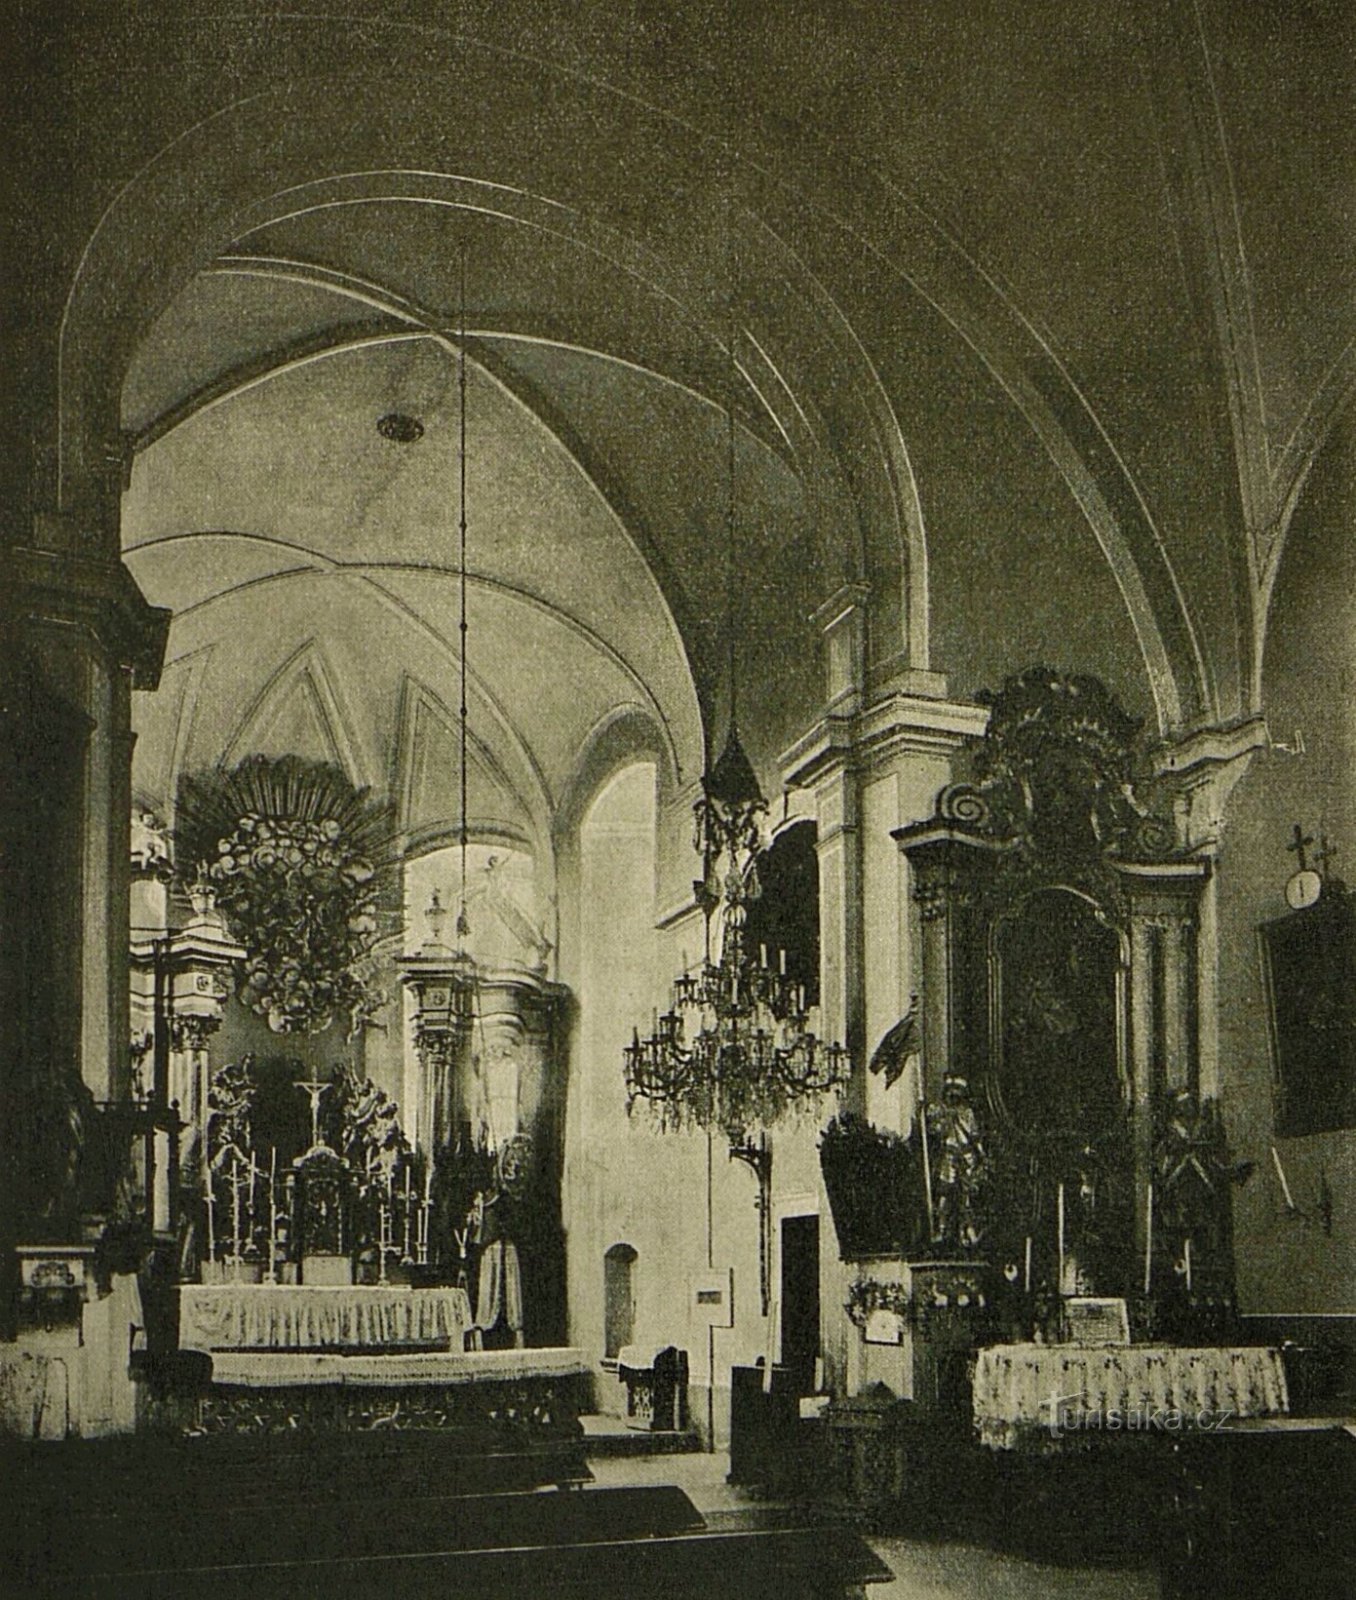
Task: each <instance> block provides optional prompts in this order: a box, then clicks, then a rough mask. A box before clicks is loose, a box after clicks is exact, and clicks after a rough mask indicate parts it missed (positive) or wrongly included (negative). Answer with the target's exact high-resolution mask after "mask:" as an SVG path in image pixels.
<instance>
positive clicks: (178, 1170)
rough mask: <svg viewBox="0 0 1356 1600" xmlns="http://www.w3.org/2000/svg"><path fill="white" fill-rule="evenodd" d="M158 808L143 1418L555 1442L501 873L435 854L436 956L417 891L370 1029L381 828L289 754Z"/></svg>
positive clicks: (558, 1429) (554, 1335)
mask: <svg viewBox="0 0 1356 1600" xmlns="http://www.w3.org/2000/svg"><path fill="white" fill-rule="evenodd" d="M181 800H182V801H184V802H185V804H183V805H181V815H180V818H179V825H178V827H177V828H176V831H175V838H174V853H175V854H176V855H178V856H179V857H180V858H181V861H180V867H179V870H177V871H176V870H174V869H173V868H172V867H171V865H170V849H169V844H168V841H167V840H166V839H165V838H164V837H163V836H162V835H161V834H160V833H159V832H157V829H156V826H155V824H154V819H153V818H150V817H149V816H144V817H142V818H140V819H139V827H138V828H137V829H136V830H134V831H135V835H136V841H135V842H136V850H135V852H134V863H133V865H134V879H135V883H136V888H135V892H134V899H135V904H134V922H135V923H136V924H137V926H138V930H139V931H138V933H137V935H136V936H135V937H134V939H133V946H132V976H133V984H132V1024H133V1050H132V1081H131V1086H130V1087H131V1093H132V1097H133V1100H134V1101H136V1102H139V1103H140V1104H142V1105H144V1106H146V1107H147V1108H148V1109H149V1112H150V1115H148V1117H147V1118H146V1123H147V1127H148V1130H149V1133H148V1137H147V1139H146V1140H145V1142H144V1146H139V1147H138V1148H137V1150H136V1152H135V1156H136V1172H135V1178H136V1181H137V1185H138V1187H139V1188H140V1189H141V1190H142V1191H143V1193H144V1195H145V1197H146V1217H147V1221H148V1222H149V1223H150V1224H151V1227H152V1230H153V1236H154V1237H155V1238H156V1239H157V1240H158V1241H159V1245H158V1248H157V1254H156V1257H155V1259H154V1268H153V1270H151V1271H149V1272H148V1273H146V1274H143V1276H144V1277H145V1282H144V1284H143V1300H144V1303H145V1314H144V1318H143V1325H142V1326H140V1327H139V1328H137V1329H136V1330H135V1332H134V1335H133V1350H132V1355H133V1366H134V1370H136V1371H138V1372H140V1373H141V1374H142V1375H143V1376H144V1377H145V1378H146V1380H147V1382H146V1383H145V1384H144V1385H143V1388H144V1389H145V1391H146V1392H145V1395H144V1399H145V1405H144V1407H143V1410H144V1412H145V1418H146V1420H149V1421H150V1422H151V1423H152V1425H155V1426H169V1427H172V1428H177V1429H185V1430H187V1431H188V1432H189V1433H190V1434H197V1433H221V1432H257V1431H263V1432H273V1431H282V1430H290V1429H295V1428H313V1429H323V1430H328V1431H340V1432H343V1431H350V1430H354V1429H359V1430H361V1429H365V1428H382V1429H389V1428H396V1429H406V1428H416V1429H429V1428H433V1429H441V1430H444V1431H449V1432H451V1433H454V1434H455V1433H462V1434H464V1433H465V1431H466V1430H467V1429H468V1428H469V1429H470V1430H471V1433H472V1434H473V1435H474V1437H475V1438H476V1439H477V1440H478V1441H480V1442H481V1443H484V1442H486V1441H487V1440H492V1439H493V1437H494V1436H496V1434H497V1433H498V1432H501V1431H502V1430H504V1429H507V1430H508V1433H509V1434H511V1435H512V1436H513V1437H515V1438H516V1439H518V1440H519V1442H521V1441H522V1440H524V1439H527V1438H533V1439H535V1440H537V1442H538V1443H540V1442H542V1441H546V1442H548V1443H549V1442H551V1441H556V1442H565V1443H572V1442H574V1441H577V1437H578V1433H579V1429H578V1425H577V1422H576V1420H575V1419H576V1417H577V1414H578V1411H579V1409H580V1407H581V1405H582V1403H583V1401H584V1398H585V1378H586V1373H587V1368H586V1364H585V1363H584V1362H583V1361H582V1359H581V1358H580V1355H579V1353H578V1352H577V1351H574V1350H572V1349H568V1348H565V1347H564V1346H563V1345H562V1344H561V1342H560V1337H559V1335H560V1332H561V1331H562V1330H563V1286H562V1284H561V1282H560V1279H561V1273H562V1266H561V1255H562V1252H561V1249H560V1238H561V1228H560V1218H559V1166H560V1149H559V1137H560V1132H559V1130H560V1122H561V1106H562V1096H563V1086H562V1081H561V1073H560V1070H559V1051H560V1043H561V1026H560V1024H561V1018H562V1014H563V1004H564V1000H565V998H566V996H565V991H564V989H563V988H562V987H561V986H560V985H558V984H556V983H555V982H553V981H552V980H551V979H550V977H549V976H548V973H547V959H548V956H549V952H550V945H549V942H548V941H546V940H545V938H544V937H543V936H542V935H541V933H540V931H539V929H538V928H537V926H536V923H535V922H534V921H533V920H532V918H531V916H529V915H528V914H526V913H525V912H524V910H523V909H522V907H521V906H520V905H519V904H518V903H517V901H516V900H515V897H514V889H513V886H512V885H511V884H510V885H508V886H507V887H506V886H505V883H504V881H503V880H504V879H505V873H504V871H503V870H502V863H500V862H499V861H497V858H496V857H495V856H493V855H490V856H489V857H488V858H487V860H486V863H485V865H484V868H483V870H481V871H479V872H478V874H477V877H476V882H475V883H472V882H471V881H470V879H469V878H468V873H467V863H466V859H465V852H463V856H462V859H461V861H460V863H459V866H460V872H461V897H460V905H459V910H458V914H457V919H456V929H455V934H454V935H453V936H452V937H451V942H450V943H449V942H446V939H445V930H446V924H447V921H448V915H447V912H446V911H445V910H444V907H443V905H442V901H441V897H440V893H439V890H438V888H437V887H436V883H437V879H436V877H434V878H433V879H432V883H433V885H435V886H432V887H430V885H429V884H427V883H422V880H421V885H422V888H423V892H424V895H425V896H426V897H427V910H426V912H425V913H424V915H423V918H422V922H423V925H424V929H423V936H422V939H421V938H420V936H419V933H418V932H415V931H414V930H413V929H412V927H411V922H412V921H414V920H416V919H414V918H408V917H407V919H406V921H405V928H406V943H407V945H410V946H412V948H409V949H408V950H407V953H405V954H403V955H399V956H388V957H386V958H385V959H386V961H387V963H388V969H389V977H391V978H394V979H395V980H396V982H397V984H398V986H399V987H398V990H397V993H396V995H395V1000H396V1004H395V1005H394V1006H393V1005H391V1003H390V999H391V997H390V995H389V992H388V991H385V990H382V989H380V988H379V987H378V986H377V985H376V984H375V982H374V980H373V978H372V977H371V973H370V971H369V967H370V956H369V952H370V947H371V943H372V940H373V938H374V937H375V934H376V930H377V929H378V927H379V923H380V913H381V907H382V904H383V895H384V894H385V893H386V891H385V890H381V889H379V888H378V887H377V885H378V884H380V883H381V882H382V881H383V880H382V877H381V873H382V871H383V870H387V869H390V870H387V881H388V882H391V881H394V878H393V876H392V872H393V869H394V868H395V867H396V865H397V863H396V862H394V861H391V860H388V859H386V857H385V856H384V854H383V852H384V850H385V845H384V844H383V842H382V841H383V839H384V838H385V837H386V835H385V832H384V827H385V822H384V813H381V814H378V812H379V808H377V809H373V806H372V804H371V803H369V802H368V801H367V800H366V799H364V798H363V797H362V796H361V795H358V794H356V793H350V792H349V790H348V788H347V787H346V786H345V784H344V783H343V782H341V781H340V778H339V777H338V776H337V775H336V774H335V773H333V772H331V771H329V770H328V769H319V768H315V767H314V766H313V765H308V764H306V763H301V762H298V761H297V760H295V759H294V758H285V759H281V760H277V761H272V760H267V759H264V758H252V759H251V760H250V761H247V762H246V763H244V764H242V766H241V767H240V768H239V769H237V770H236V771H234V772H233V773H230V774H226V775H225V776H224V777H223V776H222V775H211V774H209V775H204V776H202V777H200V778H195V779H193V780H191V781H190V782H189V783H188V785H187V786H186V788H185V791H184V794H183V795H182V796H181ZM442 865H443V867H444V868H447V867H448V863H447V862H446V861H444V862H443V863H442ZM420 870H421V872H423V874H424V877H426V878H427V877H429V873H430V871H431V870H433V869H431V868H428V867H427V866H424V867H421V869H420ZM408 887H409V886H408V885H407V889H408ZM468 905H469V906H470V908H471V914H472V915H473V916H474V918H475V921H476V939H475V942H474V950H475V954H474V956H472V954H471V952H470V950H469V949H468V948H467V946H468V938H467V935H468V933H469V931H470V927H469V922H468V911H467V907H468ZM410 909H411V911H412V910H413V906H411V907H410ZM411 935H412V936H411ZM364 963H367V965H365V964H364ZM378 1007H381V1008H384V1009H385V1014H386V1015H387V1016H388V1017H389V1016H392V1015H394V1016H395V1017H398V1018H399V1035H400V1037H399V1039H398V1041H397V1045H398V1049H397V1051H396V1052H395V1053H394V1054H395V1055H396V1057H397V1060H396V1062H395V1063H393V1061H392V1055H393V1052H392V1051H391V1050H390V1049H389V1048H383V1049H379V1050H377V1051H376V1052H375V1054H374V1053H373V1052H372V1051H370V1050H369V1049H368V1048H367V1040H368V1039H369V1038H370V1037H371V1034H370V1033H368V1032H366V1031H365V1030H367V1029H368V1028H369V1026H370V1024H371V1019H372V1016H373V1014H374V1008H378ZM250 1012H253V1013H255V1014H256V1015H257V1016H258V1017H260V1018H262V1019H264V1021H265V1022H266V1024H267V1030H268V1031H267V1033H265V1032H263V1030H262V1029H261V1028H260V1026H259V1024H258V1023H257V1022H253V1021H252V1020H251V1019H250V1017H249V1013H250ZM341 1013H346V1014H347V1015H348V1018H349V1030H348V1033H347V1037H345V1036H344V1032H343V1030H342V1029H340V1028H339V1027H338V1026H335V1023H336V1021H337V1020H338V1016H339V1014H341ZM269 1035H277V1037H278V1041H279V1045H280V1047H281V1049H280V1050H279V1052H278V1053H276V1054H274V1053H271V1052H269V1051H268V1050H267V1048H266V1046H265V1045H264V1044H263V1042H262V1041H263V1040H265V1039H267V1038H268V1037H269ZM325 1040H331V1041H333V1043H332V1044H330V1046H329V1048H328V1051H325V1048H324V1045H323V1043H322V1041H325ZM247 1041H248V1043H249V1044H250V1045H251V1046H252V1048H245V1047H244V1046H245V1043H246V1042H247ZM289 1045H290V1049H289ZM327 1055H328V1056H329V1059H328V1060H327V1059H326V1056H327ZM401 1063H403V1065H401ZM369 1068H371V1069H373V1070H374V1071H375V1072H376V1073H377V1076H378V1077H379V1079H380V1081H376V1080H374V1077H373V1076H371V1075H369V1070H368V1069H369ZM397 1096H399V1100H400V1101H401V1102H403V1105H402V1104H401V1103H398V1100H397Z"/></svg>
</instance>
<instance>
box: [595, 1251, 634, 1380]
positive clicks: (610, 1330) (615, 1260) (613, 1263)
mask: <svg viewBox="0 0 1356 1600" xmlns="http://www.w3.org/2000/svg"><path fill="white" fill-rule="evenodd" d="M635 1266H636V1251H635V1248H634V1247H633V1246H632V1245H629V1244H614V1245H613V1246H612V1247H611V1248H610V1249H609V1250H608V1251H607V1254H606V1255H604V1257H603V1359H604V1360H605V1361H615V1360H616V1359H617V1356H618V1355H619V1354H620V1353H621V1351H623V1350H624V1349H625V1348H626V1347H627V1345H628V1344H630V1343H631V1342H632V1338H633V1337H634V1334H635V1319H636V1295H635V1281H634V1273H635Z"/></svg>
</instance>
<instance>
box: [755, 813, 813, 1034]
mask: <svg viewBox="0 0 1356 1600" xmlns="http://www.w3.org/2000/svg"><path fill="white" fill-rule="evenodd" d="M817 837H818V830H817V829H816V827H815V825H814V823H813V822H795V823H792V825H791V826H790V827H789V828H785V829H783V830H782V832H780V833H779V834H778V835H777V837H776V838H775V839H774V840H773V841H772V843H771V844H770V845H769V846H768V848H767V849H766V850H764V851H763V853H762V854H761V855H760V856H759V857H758V862H757V866H758V882H759V885H760V887H761V890H762V892H761V894H760V895H759V897H758V898H757V899H756V900H754V901H752V902H751V903H750V905H749V910H748V919H747V921H746V922H745V924H744V938H745V941H746V948H747V949H749V950H751V951H753V953H754V954H755V955H757V954H758V951H759V949H760V947H762V948H766V950H767V951H768V957H769V960H772V961H775V960H776V959H777V957H776V956H775V955H774V954H773V952H775V951H784V952H785V953H786V971H787V975H788V976H789V977H792V978H795V979H797V980H798V981H799V982H801V983H803V984H804V985H805V999H806V1003H807V1004H808V1005H812V1006H816V1005H818V1004H819V855H818V852H817V851H816V849H815V842H816V839H817Z"/></svg>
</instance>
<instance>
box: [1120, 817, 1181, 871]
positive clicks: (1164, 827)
mask: <svg viewBox="0 0 1356 1600" xmlns="http://www.w3.org/2000/svg"><path fill="white" fill-rule="evenodd" d="M1127 843H1128V845H1129V853H1130V854H1132V855H1134V856H1135V857H1137V858H1138V859H1140V860H1143V861H1161V860H1163V859H1164V858H1165V857H1166V856H1170V855H1171V854H1172V853H1173V851H1174V850H1175V849H1176V848H1177V830H1176V828H1175V827H1174V826H1173V824H1172V820H1171V819H1170V818H1168V817H1161V816H1158V815H1156V814H1155V813H1153V812H1150V813H1149V814H1148V815H1147V816H1143V817H1140V818H1139V820H1138V821H1137V822H1136V823H1135V824H1134V826H1133V827H1132V828H1131V829H1130V830H1129V837H1128V840H1127Z"/></svg>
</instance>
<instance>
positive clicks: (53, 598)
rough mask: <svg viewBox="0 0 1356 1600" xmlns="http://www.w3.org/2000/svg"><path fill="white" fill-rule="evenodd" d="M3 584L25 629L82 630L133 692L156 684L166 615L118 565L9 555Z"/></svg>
mask: <svg viewBox="0 0 1356 1600" xmlns="http://www.w3.org/2000/svg"><path fill="white" fill-rule="evenodd" d="M4 566H5V570H4V573H3V581H4V582H5V583H6V585H7V587H8V588H9V589H10V590H11V592H12V593H13V592H14V591H17V596H16V598H17V602H18V609H19V610H20V611H21V612H22V613H25V614H26V615H27V616H28V619H29V622H30V625H34V626H37V627H42V626H43V625H44V624H48V625H52V624H55V625H57V626H60V627H64V628H70V627H77V628H82V629H83V630H84V631H85V632H86V633H88V634H89V635H91V636H92V637H93V638H95V639H97V640H98V642H99V643H100V644H101V645H102V646H103V647H104V648H105V649H106V650H107V651H108V652H109V654H110V655H111V656H112V657H113V658H114V659H115V660H116V662H117V663H118V665H119V666H123V667H127V668H129V669H130V670H131V673H132V684H133V687H134V688H137V689H154V688H155V687H156V686H157V685H158V683H159V682H160V668H161V666H162V664H163V662H164V659H165V645H166V641H167V640H168V637H169V625H170V613H169V611H167V610H166V609H165V608H164V607H163V606H153V605H151V604H150V603H149V602H148V601H147V599H146V597H145V596H144V595H143V594H142V592H141V590H140V589H139V588H138V587H137V583H136V579H135V578H133V576H132V574H131V573H130V572H129V571H128V570H127V568H126V567H125V566H123V564H122V562H121V561H100V560H95V559H92V558H90V557H88V556H83V555H76V554H73V553H71V552H67V551H58V550H46V549H30V548H25V547H18V548H15V549H12V550H11V551H10V552H9V555H8V557H7V559H6V561H5V563H4Z"/></svg>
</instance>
